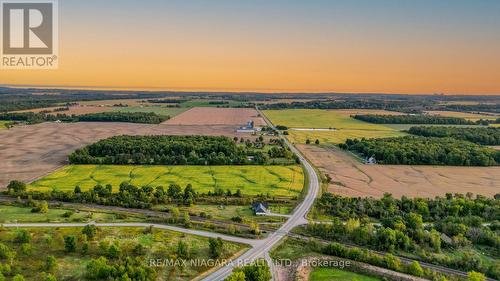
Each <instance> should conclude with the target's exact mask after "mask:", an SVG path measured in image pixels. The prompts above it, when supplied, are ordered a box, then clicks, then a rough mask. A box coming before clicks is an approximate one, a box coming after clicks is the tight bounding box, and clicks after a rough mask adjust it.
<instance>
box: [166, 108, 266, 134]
mask: <svg viewBox="0 0 500 281" xmlns="http://www.w3.org/2000/svg"><path fill="white" fill-rule="evenodd" d="M258 115H259V114H258V113H257V111H256V110H255V109H252V108H214V107H194V108H192V109H190V110H188V111H186V112H184V113H181V114H179V115H177V116H176V117H174V118H172V119H170V120H168V121H166V122H164V124H168V125H244V124H246V123H247V122H248V121H250V120H253V121H254V123H255V125H256V126H263V125H265V124H266V123H265V122H264V120H263V119H262V118H261V117H259V116H258ZM233 129H234V128H233Z"/></svg>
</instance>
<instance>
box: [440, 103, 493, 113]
mask: <svg viewBox="0 0 500 281" xmlns="http://www.w3.org/2000/svg"><path fill="white" fill-rule="evenodd" d="M444 108H445V109H446V110H452V111H474V112H494V113H500V104H498V103H496V104H484V103H483V104H467V105H465V104H447V105H445V106H444Z"/></svg>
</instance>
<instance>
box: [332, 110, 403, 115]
mask: <svg viewBox="0 0 500 281" xmlns="http://www.w3.org/2000/svg"><path fill="white" fill-rule="evenodd" d="M332 111H334V112H335V113H337V114H340V115H344V116H347V117H350V116H352V115H370V114H373V115H406V114H405V113H402V112H397V111H389V110H381V109H333V110H332Z"/></svg>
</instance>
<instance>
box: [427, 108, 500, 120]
mask: <svg viewBox="0 0 500 281" xmlns="http://www.w3.org/2000/svg"><path fill="white" fill-rule="evenodd" d="M426 113H427V114H429V115H439V116H445V117H459V118H465V119H467V120H471V121H477V120H480V119H489V120H495V119H497V118H499V117H500V114H496V113H482V114H477V113H468V112H459V111H444V110H443V111H437V110H436V111H426Z"/></svg>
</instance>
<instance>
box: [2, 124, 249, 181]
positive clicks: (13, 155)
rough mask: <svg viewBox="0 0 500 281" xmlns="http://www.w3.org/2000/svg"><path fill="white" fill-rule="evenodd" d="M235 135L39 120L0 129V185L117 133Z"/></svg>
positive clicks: (43, 170)
mask: <svg viewBox="0 0 500 281" xmlns="http://www.w3.org/2000/svg"><path fill="white" fill-rule="evenodd" d="M162 134H165V135H212V136H220V135H225V136H230V137H234V136H238V137H249V136H250V135H249V134H241V133H240V134H236V132H235V131H234V127H232V126H174V125H149V124H132V123H104V122H99V123H93V122H79V123H48V122H47V123H42V124H37V125H30V126H24V127H16V128H13V129H10V130H0V147H1V148H0V159H2V161H0V188H3V187H5V186H6V185H7V184H8V183H9V181H11V180H14V179H17V180H21V181H32V180H34V179H37V178H39V177H41V176H44V175H46V174H48V173H50V172H52V171H53V170H54V169H57V168H58V167H61V166H62V165H64V164H66V163H67V156H68V155H69V154H70V153H71V152H73V151H74V150H76V149H78V148H81V147H83V146H84V145H87V144H90V143H94V142H96V141H98V140H100V139H104V138H108V137H111V136H117V135H162Z"/></svg>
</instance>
